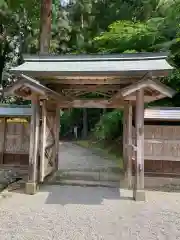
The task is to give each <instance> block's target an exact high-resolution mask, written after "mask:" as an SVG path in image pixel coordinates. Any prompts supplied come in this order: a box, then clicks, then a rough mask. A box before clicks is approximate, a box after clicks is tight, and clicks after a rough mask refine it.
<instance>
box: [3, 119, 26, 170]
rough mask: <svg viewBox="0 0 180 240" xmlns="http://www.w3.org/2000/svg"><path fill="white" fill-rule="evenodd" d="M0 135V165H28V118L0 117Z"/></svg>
mask: <svg viewBox="0 0 180 240" xmlns="http://www.w3.org/2000/svg"><path fill="white" fill-rule="evenodd" d="M0 136H1V138H0V165H10V166H15V167H18V166H28V164H29V141H30V124H29V119H28V118H10V117H3V118H0Z"/></svg>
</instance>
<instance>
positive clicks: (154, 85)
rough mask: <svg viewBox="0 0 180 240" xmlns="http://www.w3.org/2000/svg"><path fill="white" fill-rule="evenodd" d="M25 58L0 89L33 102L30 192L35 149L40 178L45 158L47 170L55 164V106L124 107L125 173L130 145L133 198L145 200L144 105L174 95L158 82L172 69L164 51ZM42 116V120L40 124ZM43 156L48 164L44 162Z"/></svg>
mask: <svg viewBox="0 0 180 240" xmlns="http://www.w3.org/2000/svg"><path fill="white" fill-rule="evenodd" d="M24 60H25V63H23V64H21V65H20V66H18V67H15V68H12V69H11V72H12V73H14V74H15V75H16V76H18V78H19V80H17V81H16V82H15V83H14V84H13V85H12V86H9V87H8V88H6V89H4V94H5V95H6V96H7V95H18V96H21V97H23V98H25V99H30V100H31V103H32V110H33V113H32V114H33V115H32V121H31V140H30V158H29V182H28V183H27V189H28V191H29V192H32V193H33V192H35V190H36V186H37V172H38V171H39V166H38V164H37V163H38V158H39V152H41V155H40V175H41V180H42V181H43V179H44V177H45V175H46V170H47V166H48V168H49V165H50V164H49V158H51V162H53V167H52V168H51V170H50V172H52V171H54V170H56V169H57V167H58V165H57V159H58V158H57V156H58V147H59V146H58V145H59V144H58V142H59V136H57V132H58V130H57V129H58V127H59V124H55V125H54V126H52V122H54V123H55V122H56V123H57V122H59V119H58V118H59V116H60V114H55V113H57V112H58V111H59V109H62V108H121V109H123V110H124V111H125V112H126V113H125V120H124V129H125V137H124V154H123V155H124V161H125V172H126V174H125V175H126V177H127V179H128V182H129V185H131V184H130V182H131V178H132V177H131V176H132V170H131V166H130V160H131V158H132V157H131V156H132V150H134V151H136V155H135V162H136V164H135V176H136V177H135V181H134V185H133V190H134V191H133V192H134V199H136V200H144V199H145V192H144V104H145V103H149V102H152V101H155V100H157V99H162V98H164V97H172V96H173V95H174V94H175V92H174V91H173V90H172V89H170V88H169V87H167V86H166V85H164V84H162V83H161V82H160V81H159V78H161V77H164V76H167V74H168V72H169V71H170V70H172V67H171V66H170V65H169V64H168V63H167V61H166V55H165V54H164V53H139V54H119V55H72V56H70V55H66V56H29V57H26V58H24ZM30 76H31V77H30ZM97 95H98V97H97ZM44 102H46V104H47V105H49V106H51V107H50V109H51V111H52V112H54V113H53V114H54V116H55V115H56V120H53V121H51V126H49V125H48V124H49V122H50V120H49V115H48V114H49V113H48V111H49V110H48V107H47V106H46V107H44ZM44 108H46V110H45V111H43V109H44ZM131 109H134V121H135V133H136V134H135V136H136V137H135V138H136V139H135V145H134V144H133V143H132V110H131ZM44 112H45V113H46V114H44ZM40 119H42V127H40ZM54 119H55V117H54ZM57 119H58V120H57ZM43 124H44V125H43ZM43 126H44V127H43ZM46 129H49V130H50V132H51V133H52V132H53V131H54V136H53V134H51V137H50V138H49V137H47V134H46ZM52 129H56V131H55V130H52ZM52 136H53V137H52ZM48 138H49V140H48ZM50 139H51V140H50ZM47 146H48V147H49V146H50V148H51V150H50V149H49V150H48V154H47V151H45V152H46V156H45V152H44V151H43V149H46V150H47ZM52 149H53V150H52ZM39 150H40V151H39ZM47 156H48V157H47ZM49 156H51V157H49ZM47 159H48V164H45V161H47ZM43 169H44V170H43ZM47 172H49V171H47Z"/></svg>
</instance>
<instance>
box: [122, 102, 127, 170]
mask: <svg viewBox="0 0 180 240" xmlns="http://www.w3.org/2000/svg"><path fill="white" fill-rule="evenodd" d="M127 120H128V106H127V105H125V107H124V113H123V166H124V171H125V173H127V146H128V145H127V135H128V133H127Z"/></svg>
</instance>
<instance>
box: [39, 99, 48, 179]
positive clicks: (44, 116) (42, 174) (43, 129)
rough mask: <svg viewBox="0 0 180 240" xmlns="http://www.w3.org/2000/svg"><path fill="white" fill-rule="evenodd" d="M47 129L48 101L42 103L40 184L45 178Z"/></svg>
mask: <svg viewBox="0 0 180 240" xmlns="http://www.w3.org/2000/svg"><path fill="white" fill-rule="evenodd" d="M46 128H47V107H46V100H44V101H42V124H41V149H40V151H41V153H40V176H39V177H40V182H43V180H44V177H45V147H46Z"/></svg>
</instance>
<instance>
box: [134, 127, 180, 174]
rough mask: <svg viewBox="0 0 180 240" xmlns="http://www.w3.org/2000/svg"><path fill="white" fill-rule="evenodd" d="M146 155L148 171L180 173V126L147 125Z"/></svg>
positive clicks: (146, 168)
mask: <svg viewBox="0 0 180 240" xmlns="http://www.w3.org/2000/svg"><path fill="white" fill-rule="evenodd" d="M134 134H135V129H133V140H134ZM134 145H135V141H134ZM134 155H135V153H134ZM144 155H145V156H144V159H145V172H146V173H157V174H158V173H160V174H176V175H180V126H163V125H145V126H144Z"/></svg>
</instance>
